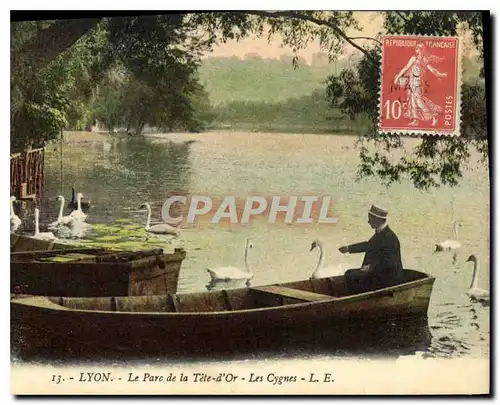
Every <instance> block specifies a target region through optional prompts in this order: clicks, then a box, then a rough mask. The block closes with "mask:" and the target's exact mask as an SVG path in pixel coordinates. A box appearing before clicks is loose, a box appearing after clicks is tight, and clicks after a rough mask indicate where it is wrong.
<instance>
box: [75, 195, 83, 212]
mask: <svg viewBox="0 0 500 405" xmlns="http://www.w3.org/2000/svg"><path fill="white" fill-rule="evenodd" d="M76 209H77V210H78V211H81V210H82V196H81V195H80V194H78V195H77V197H76Z"/></svg>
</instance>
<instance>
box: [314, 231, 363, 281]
mask: <svg viewBox="0 0 500 405" xmlns="http://www.w3.org/2000/svg"><path fill="white" fill-rule="evenodd" d="M316 248H318V249H319V260H318V264H317V266H316V268H315V269H314V272H313V273H312V274H311V278H325V277H331V276H338V275H341V274H344V273H345V271H346V270H348V269H351V268H353V267H352V266H349V265H345V264H343V263H340V264H337V265H335V266H327V267H323V262H324V250H323V244H322V243H321V242H320V241H319V240H317V239H316V240H314V241H313V243H312V244H311V249H310V250H309V251H310V252H312V251H313V250H314V249H316Z"/></svg>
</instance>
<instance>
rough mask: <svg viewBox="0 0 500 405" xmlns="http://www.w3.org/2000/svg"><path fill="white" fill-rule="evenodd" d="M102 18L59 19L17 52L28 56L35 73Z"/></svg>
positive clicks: (27, 58)
mask: <svg viewBox="0 0 500 405" xmlns="http://www.w3.org/2000/svg"><path fill="white" fill-rule="evenodd" d="M100 20H101V18H81V19H74V20H61V21H57V22H55V23H54V24H52V25H51V26H50V27H48V28H46V29H44V30H43V31H40V32H39V34H38V35H37V36H36V37H35V38H34V39H33V40H31V41H29V42H28V43H26V44H25V45H24V46H23V47H22V48H21V49H19V50H18V51H16V53H18V54H19V55H23V57H24V58H26V62H28V63H29V66H30V71H31V74H32V75H35V74H37V72H38V71H39V70H40V69H43V68H45V67H46V66H47V65H49V64H50V62H52V61H53V60H54V59H55V58H56V57H57V56H58V55H59V54H60V53H62V52H64V51H65V50H66V49H68V48H69V47H71V46H72V45H73V44H74V43H75V42H76V41H78V39H80V38H81V37H82V36H83V35H85V34H86V33H87V32H89V31H90V30H91V29H92V28H94V26H95V25H96V24H97V23H98V22H99V21H100ZM13 56H14V57H15V55H13Z"/></svg>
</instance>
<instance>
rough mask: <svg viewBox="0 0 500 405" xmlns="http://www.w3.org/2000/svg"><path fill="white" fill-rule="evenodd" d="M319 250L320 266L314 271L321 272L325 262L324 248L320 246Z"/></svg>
mask: <svg viewBox="0 0 500 405" xmlns="http://www.w3.org/2000/svg"><path fill="white" fill-rule="evenodd" d="M318 248H319V260H318V265H317V266H316V269H315V270H314V271H317V270H319V269H320V267H321V266H323V260H324V253H323V246H321V245H318Z"/></svg>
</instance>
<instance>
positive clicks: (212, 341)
mask: <svg viewBox="0 0 500 405" xmlns="http://www.w3.org/2000/svg"><path fill="white" fill-rule="evenodd" d="M405 277H406V281H405V283H403V284H399V285H396V286H392V287H388V288H384V289H380V290H374V291H369V292H365V293H360V294H356V295H349V293H348V292H347V289H346V285H345V279H344V277H343V276H338V277H329V278H323V279H310V280H302V281H295V282H287V283H282V284H275V285H268V286H258V287H249V288H240V289H235V290H221V291H209V292H199V293H185V294H166V295H154V296H141V297H116V296H115V297H92V298H68V297H42V296H18V297H13V298H12V299H11V322H12V324H11V328H12V333H13V344H14V345H15V347H16V348H17V349H18V350H19V352H21V353H36V352H37V351H39V350H41V349H42V348H44V349H46V350H50V349H51V348H54V347H57V348H58V349H60V350H63V349H62V348H64V350H66V349H68V350H77V351H78V350H83V348H89V347H92V348H99V349H102V350H104V351H106V350H111V351H113V350H115V351H119V352H120V353H124V352H126V351H132V352H138V353H141V354H142V355H145V354H146V353H156V352H164V351H170V350H176V349H177V348H179V347H187V348H188V350H191V351H198V350H201V349H206V348H207V347H212V346H213V347H216V346H217V345H222V346H224V345H225V344H226V342H231V343H232V344H233V345H234V344H236V346H238V344H239V343H238V342H243V341H245V340H246V341H248V340H251V341H254V342H255V341H258V340H259V339H261V338H265V337H269V336H272V335H273V333H275V332H283V331H294V330H307V329H314V328H318V327H324V326H327V327H328V328H329V329H330V331H331V330H336V331H339V332H341V331H342V329H343V328H344V327H345V326H346V325H349V326H350V327H352V326H353V325H357V326H356V328H357V330H362V329H364V327H365V326H366V325H368V324H370V323H372V324H373V323H375V324H377V323H380V322H385V321H387V320H391V319H403V318H405V319H408V318H412V317H413V318H419V319H425V320H426V319H427V318H426V316H427V310H428V306H429V299H430V296H431V292H432V287H433V284H434V278H433V277H430V276H428V275H427V274H425V273H421V272H418V271H414V270H405ZM351 330H352V328H351ZM70 348H72V349H70ZM93 350H94V349H93ZM93 353H95V351H93Z"/></svg>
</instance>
